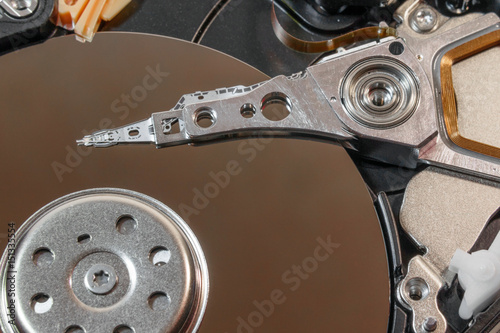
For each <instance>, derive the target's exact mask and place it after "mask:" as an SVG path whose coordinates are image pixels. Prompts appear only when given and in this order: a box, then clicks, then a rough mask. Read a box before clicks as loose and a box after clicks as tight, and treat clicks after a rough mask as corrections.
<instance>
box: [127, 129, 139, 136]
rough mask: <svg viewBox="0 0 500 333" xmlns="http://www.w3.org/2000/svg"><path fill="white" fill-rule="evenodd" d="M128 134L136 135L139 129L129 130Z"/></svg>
mask: <svg viewBox="0 0 500 333" xmlns="http://www.w3.org/2000/svg"><path fill="white" fill-rule="evenodd" d="M128 135H129V136H131V137H134V136H138V135H139V131H138V130H136V129H135V130H131V131H129V132H128Z"/></svg>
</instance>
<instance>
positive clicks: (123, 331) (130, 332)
mask: <svg viewBox="0 0 500 333" xmlns="http://www.w3.org/2000/svg"><path fill="white" fill-rule="evenodd" d="M113 333H135V330H134V329H133V328H132V327H130V326H127V325H120V326H117V327H115V329H114V330H113Z"/></svg>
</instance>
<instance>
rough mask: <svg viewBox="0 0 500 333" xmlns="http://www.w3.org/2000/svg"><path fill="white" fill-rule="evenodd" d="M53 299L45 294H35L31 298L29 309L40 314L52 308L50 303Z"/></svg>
mask: <svg viewBox="0 0 500 333" xmlns="http://www.w3.org/2000/svg"><path fill="white" fill-rule="evenodd" d="M53 303H54V301H53V300H52V298H51V297H50V296H49V295H47V294H42V293H40V294H36V295H35V296H33V297H32V298H31V309H33V311H35V313H38V314H42V313H46V312H48V311H49V310H50V308H52V304H53Z"/></svg>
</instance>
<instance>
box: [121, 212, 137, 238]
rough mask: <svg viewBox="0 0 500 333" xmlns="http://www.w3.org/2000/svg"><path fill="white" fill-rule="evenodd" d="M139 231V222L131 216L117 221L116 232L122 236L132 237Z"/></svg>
mask: <svg viewBox="0 0 500 333" xmlns="http://www.w3.org/2000/svg"><path fill="white" fill-rule="evenodd" d="M136 229H137V221H136V220H135V219H134V218H133V217H132V216H130V215H125V216H122V217H120V218H119V219H118V221H116V230H118V232H119V233H120V234H123V235H130V234H131V233H133V232H134V231H135V230H136Z"/></svg>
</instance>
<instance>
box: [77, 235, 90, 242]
mask: <svg viewBox="0 0 500 333" xmlns="http://www.w3.org/2000/svg"><path fill="white" fill-rule="evenodd" d="M76 240H77V242H78V243H79V244H85V243H88V242H90V241H91V240H92V237H91V236H90V235H89V234H83V235H80V236H78V238H77V239H76Z"/></svg>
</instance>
